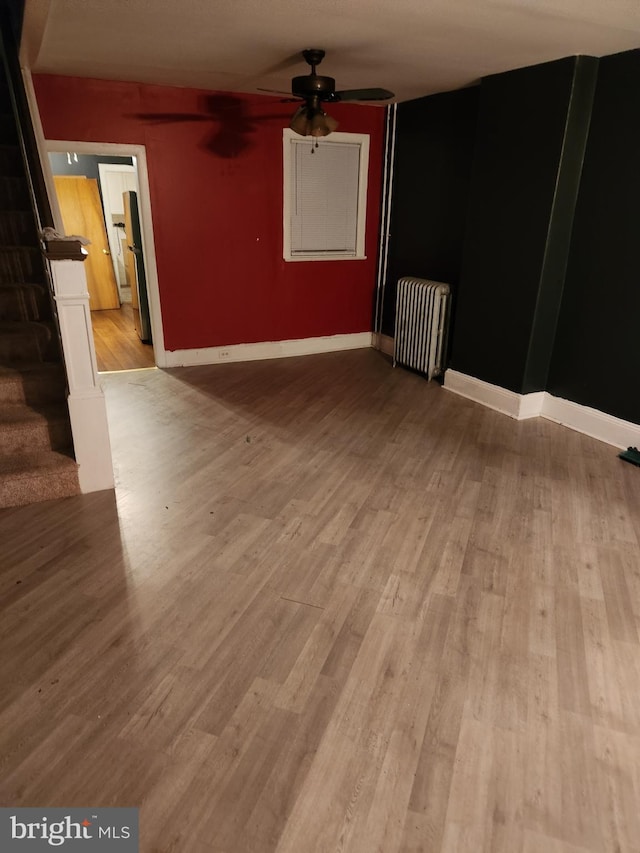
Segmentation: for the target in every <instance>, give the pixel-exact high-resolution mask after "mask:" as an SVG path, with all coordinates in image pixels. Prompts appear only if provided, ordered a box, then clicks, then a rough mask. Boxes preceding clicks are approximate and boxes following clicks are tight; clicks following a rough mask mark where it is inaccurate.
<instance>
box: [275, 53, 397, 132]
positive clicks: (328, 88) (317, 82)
mask: <svg viewBox="0 0 640 853" xmlns="http://www.w3.org/2000/svg"><path fill="white" fill-rule="evenodd" d="M302 56H303V57H304V60H305V62H306V63H307V64H308V65H310V66H311V72H310V73H309V74H302V75H300V76H299V77H294V78H293V80H292V81H291V94H292V95H293V99H292V100H298V99H299V100H301V101H302V102H303V103H302V104H300V106H299V107H298V109H297V110H296V111H295V113H294V114H293V116H292V117H291V121H290V123H289V127H290V128H291V130H293V131H294V132H295V133H298V134H300V136H315V137H318V136H328V135H329V134H330V133H332V132H333V131H334V130H335V129H336V128H337V127H338V122H337V121H336V120H335V119H334V118H332V117H331V116H329V115H327V114H326V113H325V112H324V110H323V108H322V105H323V104H325V103H331V104H335V103H338V101H387V100H389V98H393V96H394V94H393V92H389V91H388V90H387V89H375V88H374V89H343V90H341V91H336V81H335V80H334V79H333V77H325V76H323V75H322V74H318V73H317V72H316V68H317V67H318V65H320V63H321V62H322V60H323V59H324V56H325V52H324V50H319V49H317V48H309V49H308V50H303V51H302ZM261 91H263V92H266V91H273V90H269V89H262V90H261ZM280 94H285V93H284V92H281V93H280Z"/></svg>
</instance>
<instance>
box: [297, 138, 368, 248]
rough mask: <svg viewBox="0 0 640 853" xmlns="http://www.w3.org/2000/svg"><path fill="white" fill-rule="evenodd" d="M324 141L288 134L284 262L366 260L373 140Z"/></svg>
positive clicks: (346, 139) (343, 139) (342, 139)
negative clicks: (365, 237)
mask: <svg viewBox="0 0 640 853" xmlns="http://www.w3.org/2000/svg"><path fill="white" fill-rule="evenodd" d="M318 141H319V144H318V147H317V148H316V147H315V146H316V140H315V139H311V138H310V137H304V136H298V134H296V133H294V132H293V131H292V130H289V129H286V130H285V131H284V138H283V147H284V259H285V260H286V261H309V260H313V261H329V260H339V259H341V260H348V259H361V258H364V257H365V254H364V229H365V216H366V202H367V171H368V167H369V137H368V136H367V135H366V134H361V133H332V134H331V136H330V137H325V138H322V139H320V140H318Z"/></svg>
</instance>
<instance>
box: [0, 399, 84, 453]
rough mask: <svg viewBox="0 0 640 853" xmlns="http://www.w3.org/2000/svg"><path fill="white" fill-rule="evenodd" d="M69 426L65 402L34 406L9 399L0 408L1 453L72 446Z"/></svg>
mask: <svg viewBox="0 0 640 853" xmlns="http://www.w3.org/2000/svg"><path fill="white" fill-rule="evenodd" d="M71 443H72V439H71V427H70V425H69V416H68V410H67V407H66V404H64V403H63V404H58V405H49V406H40V407H38V409H33V408H31V407H29V406H26V405H24V404H22V403H8V404H6V405H3V406H2V408H1V409H0V456H7V455H12V454H16V453H29V452H30V451H33V452H36V451H41V450H62V449H64V448H65V447H69V446H71Z"/></svg>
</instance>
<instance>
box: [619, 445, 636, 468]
mask: <svg viewBox="0 0 640 853" xmlns="http://www.w3.org/2000/svg"><path fill="white" fill-rule="evenodd" d="M618 456H619V457H620V459H624V461H625V462H631V464H632V465H640V450H638V448H637V447H629V448H627V449H626V450H623V451H622V452H621V453H618Z"/></svg>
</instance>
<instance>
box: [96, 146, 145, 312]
mask: <svg viewBox="0 0 640 853" xmlns="http://www.w3.org/2000/svg"><path fill="white" fill-rule="evenodd" d="M98 172H99V174H100V188H101V190H102V206H103V209H104V219H105V222H106V224H107V238H108V240H109V250H110V252H111V260H112V262H113V269H114V272H115V275H116V282H117V284H118V293H119V295H120V301H121V302H131V299H132V295H131V294H132V288H133V287H135V282H131V281H129V277H128V275H127V265H126V263H125V259H126V252H127V246H126V238H125V233H124V204H123V201H122V194H123V193H124V192H129V191H133V192H137V190H138V180H137V176H136V169H135V166H126V165H123V164H119V163H98Z"/></svg>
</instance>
